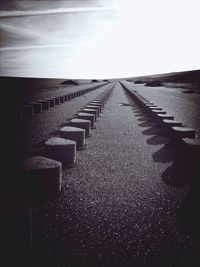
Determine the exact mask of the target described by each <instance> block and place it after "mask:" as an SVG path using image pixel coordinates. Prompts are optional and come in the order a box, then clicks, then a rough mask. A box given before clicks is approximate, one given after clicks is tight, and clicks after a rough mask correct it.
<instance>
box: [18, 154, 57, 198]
mask: <svg viewBox="0 0 200 267" xmlns="http://www.w3.org/2000/svg"><path fill="white" fill-rule="evenodd" d="M17 178H18V179H19V184H20V190H21V191H22V192H23V194H24V195H25V196H26V197H28V198H30V199H31V200H39V199H43V198H46V197H53V196H54V195H55V194H57V193H59V192H60V191H61V186H62V163H61V162H58V161H55V160H52V159H49V158H46V157H41V156H34V157H32V158H28V159H26V160H25V161H24V162H23V163H21V164H20V165H19V169H18V177H17Z"/></svg>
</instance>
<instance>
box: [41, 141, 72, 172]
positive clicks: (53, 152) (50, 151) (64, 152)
mask: <svg viewBox="0 0 200 267" xmlns="http://www.w3.org/2000/svg"><path fill="white" fill-rule="evenodd" d="M45 154H46V156H47V157H49V158H51V159H55V160H57V161H60V162H61V163H62V166H63V167H72V166H73V165H74V163H75V162H76V142H75V141H72V140H68V139H64V138H60V137H51V138H49V139H48V140H47V141H46V142H45Z"/></svg>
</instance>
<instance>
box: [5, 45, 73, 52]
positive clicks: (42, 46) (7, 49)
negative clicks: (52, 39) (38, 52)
mask: <svg viewBox="0 0 200 267" xmlns="http://www.w3.org/2000/svg"><path fill="white" fill-rule="evenodd" d="M73 45H74V44H73ZM68 46H69V44H54V45H34V46H19V47H17V46H14V47H12V46H10V47H1V48H0V51H12V50H28V49H46V48H61V47H68Z"/></svg>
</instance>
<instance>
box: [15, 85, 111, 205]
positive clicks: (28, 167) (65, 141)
mask: <svg viewBox="0 0 200 267" xmlns="http://www.w3.org/2000/svg"><path fill="white" fill-rule="evenodd" d="M109 94H110V90H106V92H105V94H104V95H101V103H105V101H106V100H107V99H108V97H107V96H108V95H109ZM74 96H75V95H74ZM74 96H72V95H71V94H70V97H74ZM49 100H52V99H45V100H44V102H43V101H40V107H41V106H42V105H44V103H48V104H49V105H50V103H51V101H49ZM53 100H54V104H56V100H57V101H62V99H61V98H57V97H56V98H54V99H53ZM63 100H64V98H63ZM57 103H58V102H57ZM99 103H100V102H99ZM36 106H37V105H36ZM31 107H32V106H31ZM101 107H102V105H101V104H99V105H97V106H92V105H91V106H90V105H88V107H86V108H85V109H83V112H80V113H78V115H77V118H73V119H71V120H70V121H69V125H68V126H65V127H62V128H61V129H60V130H59V134H60V137H51V138H49V139H48V140H47V141H46V142H45V144H44V156H33V157H31V158H28V159H26V160H25V161H24V162H23V163H22V164H20V166H19V172H20V176H19V177H21V182H22V183H21V186H22V187H23V188H24V190H23V191H25V192H26V194H25V195H26V197H28V198H30V200H31V201H32V200H35V199H38V198H39V196H42V197H46V196H47V195H50V196H54V195H56V194H58V193H59V192H60V191H61V187H62V168H69V167H73V166H74V164H75V162H76V152H77V151H78V150H81V149H84V148H85V138H86V137H90V136H91V129H92V128H93V127H94V123H95V118H96V117H97V116H99V113H100V112H101V110H102V109H101ZM32 108H33V107H32ZM37 108H38V106H37ZM29 109H30V107H29ZM29 109H28V111H27V112H30V110H29ZM87 112H89V113H87Z"/></svg>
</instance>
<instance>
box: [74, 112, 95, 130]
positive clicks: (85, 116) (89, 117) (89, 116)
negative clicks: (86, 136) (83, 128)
mask: <svg viewBox="0 0 200 267" xmlns="http://www.w3.org/2000/svg"><path fill="white" fill-rule="evenodd" d="M77 116H78V118H79V119H83V120H90V121H91V128H94V123H95V115H94V114H89V113H84V112H80V113H78V115H77Z"/></svg>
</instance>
